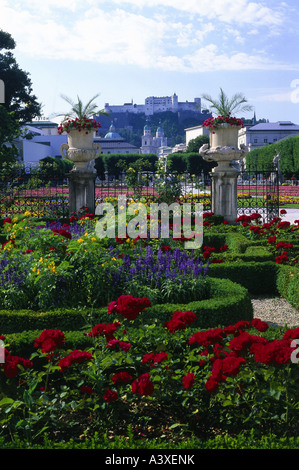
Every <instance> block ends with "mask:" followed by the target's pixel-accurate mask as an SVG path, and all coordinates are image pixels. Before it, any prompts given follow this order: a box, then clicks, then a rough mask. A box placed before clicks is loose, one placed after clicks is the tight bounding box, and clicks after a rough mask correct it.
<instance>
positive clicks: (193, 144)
mask: <svg viewBox="0 0 299 470" xmlns="http://www.w3.org/2000/svg"><path fill="white" fill-rule="evenodd" d="M209 141H210V139H209V135H199V136H198V137H195V139H191V140H190V141H189V143H188V145H187V149H186V152H187V153H198V151H199V149H200V147H202V146H203V145H204V144H208V143H209Z"/></svg>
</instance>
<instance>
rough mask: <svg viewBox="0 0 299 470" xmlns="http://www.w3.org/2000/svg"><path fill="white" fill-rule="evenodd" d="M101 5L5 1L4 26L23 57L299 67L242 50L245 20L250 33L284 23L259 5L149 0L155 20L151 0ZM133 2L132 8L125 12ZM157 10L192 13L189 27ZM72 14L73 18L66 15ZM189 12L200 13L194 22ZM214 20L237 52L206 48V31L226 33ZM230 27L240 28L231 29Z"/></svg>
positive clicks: (173, 66)
mask: <svg viewBox="0 0 299 470" xmlns="http://www.w3.org/2000/svg"><path fill="white" fill-rule="evenodd" d="M103 3H104V4H105V5H107V4H106V2H102V1H97V0H85V3H84V5H85V6H86V8H85V9H84V8H83V6H84V5H83V4H82V1H81V0H80V1H79V0H64V1H63V2H60V0H51V1H43V2H41V1H40V0H26V1H25V0H24V1H22V2H16V3H14V4H13V6H11V3H10V2H8V1H7V0H0V11H1V19H0V28H2V29H4V30H5V31H8V32H10V33H11V34H12V36H13V37H14V39H15V40H16V42H17V51H18V52H19V53H21V54H22V55H23V56H27V57H33V58H36V59H39V58H44V59H59V60H81V61H92V62H98V63H102V64H119V65H126V64H129V65H134V66H139V67H143V68H156V69H158V70H159V69H160V70H169V71H175V70H176V71H184V72H187V71H188V72H201V71H204V72H206V71H221V70H250V69H253V70H275V69H277V70H298V66H297V65H296V64H295V65H293V64H290V65H288V64H282V63H280V62H279V61H277V60H271V59H269V58H268V57H267V54H266V50H263V51H256V52H252V51H251V52H249V53H248V52H247V50H246V49H245V48H244V47H243V46H244V43H245V39H244V34H245V33H246V34H247V29H248V28H245V30H244V28H243V29H242V28H241V23H248V24H249V23H251V22H252V23H253V24H254V29H250V30H249V32H251V33H253V32H254V33H257V32H258V31H259V26H260V25H271V26H275V27H276V26H277V25H278V24H280V21H281V17H280V18H278V16H277V14H276V12H275V11H274V10H271V9H270V8H269V7H265V6H263V5H262V4H261V3H260V2H250V1H249V0H238V2H236V1H235V2H231V0H229V1H228V0H214V1H213V8H211V2H210V0H187V1H185V2H181V0H151V11H152V16H151V17H150V16H149V14H146V12H145V11H147V10H145V9H146V7H147V4H148V2H147V1H146V0H138V1H137V0H125V1H124V0H121V1H120V0H111V1H110V2H109V6H110V7H109V8H99V6H100V5H102V6H104V5H103ZM116 5H119V7H115V6H116ZM128 5H131V6H132V7H135V8H134V9H133V10H132V9H131V10H130V9H129V10H125V9H124V8H120V6H122V7H125V6H126V7H127V6H128ZM158 6H163V7H171V8H172V10H171V12H173V11H174V10H173V9H176V10H177V11H180V12H185V13H188V15H187V18H186V23H184V22H183V20H182V18H180V21H179V20H177V19H173V15H172V14H169V15H167V14H166V13H165V11H164V14H163V15H162V14H161V15H159V14H158V12H157V11H156V10H155V7H158ZM142 7H144V11H143V10H142ZM79 10H80V13H78V12H79ZM67 11H69V15H66V14H65V13H66V12H67ZM50 12H51V14H50ZM192 14H193V15H194V14H195V15H196V14H197V15H198V16H195V17H194V20H193V22H192V18H191V16H192ZM203 17H205V18H207V22H204V21H203ZM216 19H218V20H219V21H222V22H224V23H225V24H224V27H223V34H222V35H221V39H220V41H222V42H224V40H225V38H229V37H231V38H232V39H231V40H232V41H234V47H235V48H236V50H235V51H225V50H224V48H223V44H222V43H221V42H219V46H217V45H216V44H215V43H214V42H210V43H209V34H211V33H212V34H213V35H216V33H217V32H218V33H219V30H220V29H221V28H220V26H221V25H222V24H220V25H219V21H218V22H217V21H216ZM232 22H234V23H237V24H234V25H230V24H229V23H232ZM216 28H218V31H216ZM205 41H206V42H205Z"/></svg>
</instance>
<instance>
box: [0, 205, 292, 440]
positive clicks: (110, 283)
mask: <svg viewBox="0 0 299 470" xmlns="http://www.w3.org/2000/svg"><path fill="white" fill-rule="evenodd" d="M132 202H133V200H128V202H127V204H128V205H130V204H131V203H132ZM283 212H284V210H282V214H281V217H278V218H274V219H273V220H272V221H271V222H269V223H262V222H261V221H260V215H259V214H258V213H253V214H252V215H251V216H241V217H239V218H238V219H237V220H236V223H235V224H234V225H231V224H228V223H226V221H225V220H221V218H219V217H216V216H215V215H214V214H213V213H211V212H205V213H204V214H203V215H204V218H203V220H204V222H203V226H204V236H203V244H202V246H201V247H200V248H198V249H195V250H185V249H184V242H185V238H184V237H183V236H181V237H176V238H173V237H172V233H173V225H172V224H171V223H170V227H169V228H170V231H169V238H167V239H163V238H159V237H158V238H155V239H153V238H150V237H148V238H140V237H136V238H135V239H134V238H129V237H127V238H126V237H125V238H118V237H116V238H115V239H112V238H99V237H98V236H97V233H96V224H97V218H98V217H97V216H95V215H94V214H91V213H89V210H88V208H85V207H82V208H81V210H80V212H79V213H76V214H73V215H72V216H71V217H70V218H69V219H68V220H67V221H66V220H64V221H62V220H58V219H57V220H46V219H45V220H42V219H41V218H37V217H34V215H32V214H31V213H30V212H27V213H24V214H18V215H15V216H14V217H7V218H4V219H3V220H2V248H1V257H0V263H1V273H0V301H1V311H0V325H1V328H0V330H1V341H2V343H3V345H4V348H5V349H4V351H5V358H4V361H2V364H1V372H0V374H1V402H0V405H1V442H2V445H3V446H8V445H11V446H14V445H19V446H20V445H23V446H34V445H37V446H38V445H41V446H43V445H44V446H45V445H46V444H45V442H50V443H51V446H52V447H53V446H55V445H56V446H58V445H67V443H69V442H72V443H73V444H72V445H75V444H77V445H80V443H81V444H82V442H85V443H86V442H93V443H94V444H93V445H95V446H96V445H99V444H95V442H99V441H101V440H102V442H104V443H105V444H104V448H107V446H108V447H109V445H111V443H114V445H116V446H117V445H118V446H119V447H121V448H122V447H123V446H126V443H127V445H128V442H130V445H131V446H132V445H133V444H132V442H134V446H138V445H139V446H140V447H146V446H147V445H149V442H154V443H155V444H156V445H157V443H160V445H162V446H163V445H168V446H169V445H173V446H174V447H175V446H176V447H177V448H179V447H180V445H182V442H190V446H191V448H192V446H194V445H196V444H195V443H198V442H201V444H200V445H204V444H202V443H203V442H210V440H211V439H212V440H213V439H215V436H218V438H223V439H224V436H229V437H230V438H231V439H237V440H238V439H244V436H245V437H246V436H247V438H248V439H249V438H250V439H251V441H250V442H251V445H252V443H254V442H255V443H257V442H259V440H261V439H265V436H268V439H269V435H270V436H272V439H273V438H274V437H275V439H276V441H277V442H278V441H279V440H282V441H283V440H284V439H287V440H284V441H283V442H285V443H286V442H287V443H288V444H287V445H289V446H290V445H291V446H293V445H295V444H294V442H295V441H293V440H294V439H296V436H297V431H298V429H297V421H298V420H297V413H298V402H297V398H296V396H297V395H298V393H297V392H298V388H297V387H298V362H297V359H296V357H297V356H296V340H297V339H298V338H299V328H298V327H288V326H287V325H286V326H284V327H278V328H275V327H273V326H270V325H269V324H268V323H266V322H264V321H262V320H260V319H258V318H254V316H253V308H252V304H251V295H259V294H265V295H268V296H277V295H280V296H282V297H284V298H286V299H287V300H288V302H289V303H290V304H291V305H293V306H294V307H295V308H298V292H299V289H298V265H297V260H298V258H297V255H298V244H299V242H298V226H299V221H295V223H294V224H292V225H291V224H290V223H289V222H285V221H284V220H283ZM170 222H171V221H170ZM148 223H150V218H148ZM96 436H98V438H99V439H98V441H97V439H96ZM273 436H274V437H273ZM95 439H96V441H95ZM275 439H274V440H275ZM292 439H293V440H292ZM45 440H46V441H45ZM213 442H214V441H213ZM290 442H291V444H290ZM21 443H23V444H21ZM109 443H110V444H109ZM167 443H168V444H167ZM49 445H50V444H49ZM285 445H286V444H285Z"/></svg>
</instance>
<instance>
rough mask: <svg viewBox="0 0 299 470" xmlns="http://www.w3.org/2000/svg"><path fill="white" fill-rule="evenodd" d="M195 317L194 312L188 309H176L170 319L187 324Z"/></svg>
mask: <svg viewBox="0 0 299 470" xmlns="http://www.w3.org/2000/svg"><path fill="white" fill-rule="evenodd" d="M196 319H197V316H196V315H195V313H194V312H190V311H189V310H188V311H187V312H181V311H180V310H178V311H176V312H174V314H173V315H172V320H179V321H183V322H184V323H186V325H188V326H189V325H191V324H192V323H193V322H194V321H195V320H196Z"/></svg>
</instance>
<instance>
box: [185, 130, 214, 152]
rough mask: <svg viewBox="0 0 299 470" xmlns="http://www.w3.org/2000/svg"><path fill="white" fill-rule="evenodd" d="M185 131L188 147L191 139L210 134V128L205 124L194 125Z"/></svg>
mask: <svg viewBox="0 0 299 470" xmlns="http://www.w3.org/2000/svg"><path fill="white" fill-rule="evenodd" d="M185 133H186V147H187V146H188V144H189V142H190V140H193V139H196V137H199V136H202V135H209V130H208V129H207V128H206V127H203V126H194V127H188V128H187V129H185Z"/></svg>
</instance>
